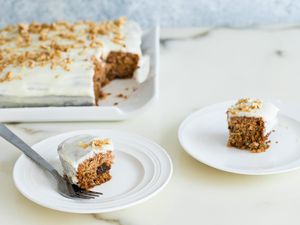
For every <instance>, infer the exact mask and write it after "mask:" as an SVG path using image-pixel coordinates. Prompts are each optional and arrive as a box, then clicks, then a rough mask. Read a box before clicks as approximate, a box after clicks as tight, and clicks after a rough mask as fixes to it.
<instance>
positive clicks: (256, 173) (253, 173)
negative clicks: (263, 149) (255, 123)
mask: <svg viewBox="0 0 300 225" xmlns="http://www.w3.org/2000/svg"><path fill="white" fill-rule="evenodd" d="M233 102H235V101H234V100H227V101H223V102H218V103H214V104H211V105H207V106H204V107H201V108H200V109H198V110H196V111H194V112H192V113H190V114H189V115H188V116H186V117H185V118H184V120H183V121H182V122H181V123H180V125H179V128H178V131H177V136H178V140H179V143H180V145H181V147H182V149H183V150H184V151H185V152H186V153H187V154H188V155H190V156H191V157H192V158H194V159H195V160H197V161H199V162H201V163H203V164H205V165H207V166H209V167H212V168H214V169H217V170H221V171H224V172H229V173H233V174H240V175H249V176H263V175H272V174H282V173H287V172H291V171H295V170H298V169H300V163H299V165H297V166H294V167H291V168H286V169H280V167H277V169H276V170H270V171H268V170H263V171H251V170H240V169H231V168H228V167H223V166H218V165H216V164H214V163H210V162H208V161H206V160H203V158H201V157H199V155H197V154H194V151H191V150H190V149H189V148H187V147H186V145H185V144H184V141H183V137H182V136H183V135H182V133H183V130H184V127H185V126H186V125H187V123H188V122H189V121H190V120H191V119H193V118H194V117H195V116H196V115H198V114H201V113H205V111H206V110H210V109H213V108H216V107H220V106H222V105H225V104H228V106H229V105H230V104H232V103H233ZM271 102H276V104H278V105H281V104H282V102H281V101H280V100H275V101H274V100H273V101H271ZM285 104H288V103H285ZM288 105H289V106H290V105H291V104H288ZM281 113H282V112H281ZM282 114H283V115H285V116H288V117H289V118H292V119H295V120H297V121H299V119H296V118H294V117H292V116H289V115H287V114H286V113H282ZM299 122H300V121H299Z"/></svg>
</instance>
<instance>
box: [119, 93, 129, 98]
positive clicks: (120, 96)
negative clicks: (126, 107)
mask: <svg viewBox="0 0 300 225" xmlns="http://www.w3.org/2000/svg"><path fill="white" fill-rule="evenodd" d="M117 97H118V98H123V99H128V96H127V95H124V94H118V95H117Z"/></svg>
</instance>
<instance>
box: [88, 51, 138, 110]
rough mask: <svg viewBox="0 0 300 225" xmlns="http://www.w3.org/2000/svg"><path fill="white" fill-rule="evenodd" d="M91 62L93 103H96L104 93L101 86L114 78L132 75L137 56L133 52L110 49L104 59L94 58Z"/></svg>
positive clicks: (136, 66)
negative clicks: (92, 66) (92, 69)
mask: <svg viewBox="0 0 300 225" xmlns="http://www.w3.org/2000/svg"><path fill="white" fill-rule="evenodd" d="M93 62H94V69H95V74H94V78H93V81H94V92H95V101H96V102H95V104H96V105H98V102H99V100H100V99H101V98H103V97H105V93H103V92H102V91H101V88H102V87H104V86H105V85H106V84H108V83H109V82H110V81H112V80H114V79H128V78H132V77H133V74H134V71H135V70H136V69H137V68H138V62H139V56H138V55H137V54H133V53H127V52H120V51H119V52H115V51H112V52H110V53H109V55H108V56H107V58H106V60H103V59H95V58H94V59H93Z"/></svg>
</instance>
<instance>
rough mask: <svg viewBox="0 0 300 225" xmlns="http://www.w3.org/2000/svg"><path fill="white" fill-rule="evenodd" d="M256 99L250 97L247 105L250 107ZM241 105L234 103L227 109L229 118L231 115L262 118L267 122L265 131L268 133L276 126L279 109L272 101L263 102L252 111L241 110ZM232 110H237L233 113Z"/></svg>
mask: <svg viewBox="0 0 300 225" xmlns="http://www.w3.org/2000/svg"><path fill="white" fill-rule="evenodd" d="M254 101H255V100H253V99H249V102H246V103H245V105H246V106H247V107H250V106H251V105H252V104H253V102H254ZM239 107H240V106H239V105H238V104H236V105H233V106H231V107H230V109H229V110H228V111H227V115H228V119H230V117H234V116H238V117H257V118H262V119H263V121H264V123H265V130H264V133H265V134H267V133H269V132H270V131H272V130H273V128H274V126H275V125H276V123H277V113H278V111H279V109H278V108H277V107H276V106H275V105H273V104H272V103H269V102H266V103H263V102H262V104H261V107H259V108H255V109H252V110H250V111H242V110H239ZM231 110H233V111H235V113H232V112H231Z"/></svg>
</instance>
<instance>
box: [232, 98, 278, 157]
mask: <svg viewBox="0 0 300 225" xmlns="http://www.w3.org/2000/svg"><path fill="white" fill-rule="evenodd" d="M277 113H278V108H277V107H276V106H274V105H273V104H271V103H268V102H262V101H260V100H254V99H249V98H244V99H240V100H238V101H237V103H236V104H234V105H233V106H231V107H230V108H229V109H228V110H227V121H228V129H229V139H228V146H229V147H236V148H239V149H247V150H250V151H251V152H256V153H259V152H264V151H266V150H267V149H268V148H269V146H270V140H269V135H270V134H271V132H272V131H273V128H274V125H275V124H276V122H277Z"/></svg>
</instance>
